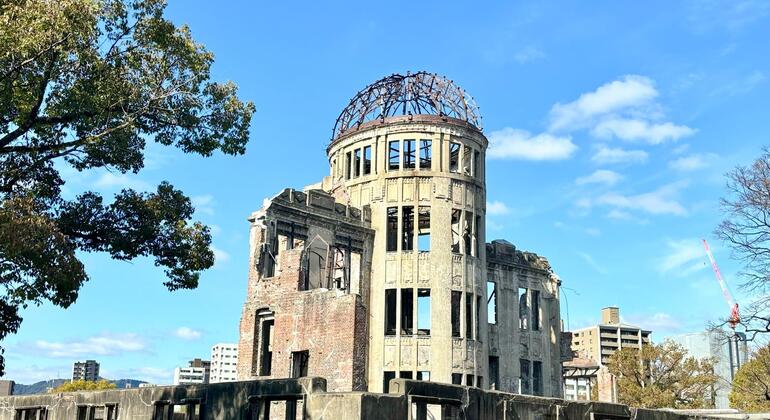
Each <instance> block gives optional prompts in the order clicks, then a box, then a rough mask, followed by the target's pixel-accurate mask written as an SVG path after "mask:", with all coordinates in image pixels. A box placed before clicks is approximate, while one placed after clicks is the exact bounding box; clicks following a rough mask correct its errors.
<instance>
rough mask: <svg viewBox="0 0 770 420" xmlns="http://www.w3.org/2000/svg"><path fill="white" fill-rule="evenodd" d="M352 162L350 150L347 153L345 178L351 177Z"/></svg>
mask: <svg viewBox="0 0 770 420" xmlns="http://www.w3.org/2000/svg"><path fill="white" fill-rule="evenodd" d="M352 166H353V165H352V162H351V158H350V152H347V153H345V179H350V171H351V169H352Z"/></svg>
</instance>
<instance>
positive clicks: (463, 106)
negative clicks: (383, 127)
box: [332, 72, 482, 141]
mask: <svg viewBox="0 0 770 420" xmlns="http://www.w3.org/2000/svg"><path fill="white" fill-rule="evenodd" d="M420 114H422V115H425V114H427V115H438V116H441V117H451V118H456V119H459V120H463V121H465V122H467V123H469V124H471V125H473V126H475V127H476V128H478V129H479V130H481V128H482V127H481V114H480V113H479V108H478V106H477V105H476V101H475V100H474V99H473V97H471V96H470V95H468V94H467V93H466V92H465V91H464V90H463V89H462V88H460V87H459V86H457V85H456V84H454V82H452V81H451V80H449V79H447V78H446V77H443V76H439V75H437V74H434V73H427V72H419V73H415V74H409V73H407V74H406V76H404V75H401V74H392V75H390V76H387V77H384V78H382V79H380V80H378V81H376V82H374V83H372V84H371V85H369V86H367V87H366V88H364V89H363V90H361V91H360V92H358V93H357V94H356V96H355V97H353V99H351V100H350V103H349V104H348V106H346V107H345V109H344V110H342V113H341V114H340V116H339V117H337V122H336V123H335V124H334V132H333V137H332V141H333V140H334V139H336V138H337V137H339V136H340V135H342V134H344V133H345V132H347V131H348V130H351V129H355V128H358V127H359V126H361V125H362V124H364V123H366V122H368V121H374V120H378V119H384V118H387V117H394V116H400V115H420Z"/></svg>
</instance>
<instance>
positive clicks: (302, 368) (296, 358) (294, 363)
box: [291, 350, 310, 378]
mask: <svg viewBox="0 0 770 420" xmlns="http://www.w3.org/2000/svg"><path fill="white" fill-rule="evenodd" d="M309 361H310V353H309V352H308V351H307V350H304V351H293V352H291V377H292V378H304V377H306V376H307V367H308V363H309Z"/></svg>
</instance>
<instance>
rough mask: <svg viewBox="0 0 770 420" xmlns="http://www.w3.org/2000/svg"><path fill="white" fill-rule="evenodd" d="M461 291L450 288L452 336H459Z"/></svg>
mask: <svg viewBox="0 0 770 420" xmlns="http://www.w3.org/2000/svg"><path fill="white" fill-rule="evenodd" d="M462 298H463V293H462V292H458V291H456V290H452V337H460V305H461V302H462Z"/></svg>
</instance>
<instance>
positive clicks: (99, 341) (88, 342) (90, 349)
mask: <svg viewBox="0 0 770 420" xmlns="http://www.w3.org/2000/svg"><path fill="white" fill-rule="evenodd" d="M31 348H32V350H33V351H35V352H37V353H40V354H43V355H45V356H48V357H67V358H78V357H93V356H112V355H117V354H122V353H132V352H140V351H144V350H146V349H147V343H146V341H145V339H144V337H142V336H140V335H138V334H134V333H126V334H111V333H104V334H99V335H96V336H92V337H88V338H85V339H83V340H71V341H64V342H57V341H47V340H37V341H35V342H34V343H32V345H31Z"/></svg>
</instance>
